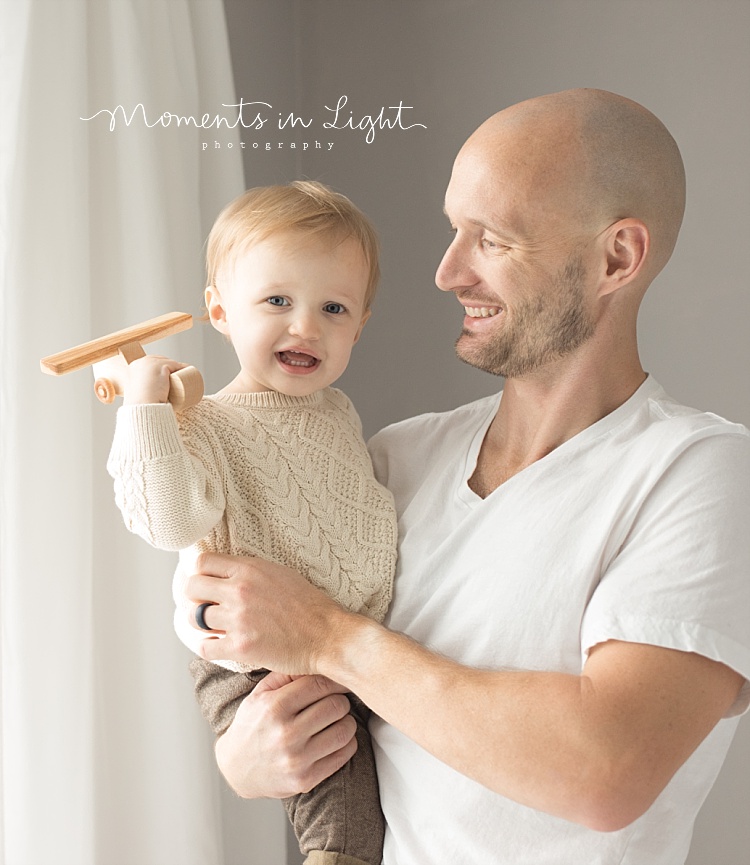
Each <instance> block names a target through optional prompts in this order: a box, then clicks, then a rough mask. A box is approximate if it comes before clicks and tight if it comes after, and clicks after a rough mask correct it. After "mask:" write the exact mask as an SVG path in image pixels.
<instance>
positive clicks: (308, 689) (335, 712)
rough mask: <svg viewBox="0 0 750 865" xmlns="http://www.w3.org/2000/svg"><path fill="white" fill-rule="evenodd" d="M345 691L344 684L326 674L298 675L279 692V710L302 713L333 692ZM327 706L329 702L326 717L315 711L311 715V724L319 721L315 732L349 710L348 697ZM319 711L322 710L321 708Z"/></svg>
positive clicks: (343, 692) (296, 713)
mask: <svg viewBox="0 0 750 865" xmlns="http://www.w3.org/2000/svg"><path fill="white" fill-rule="evenodd" d="M270 675H273V676H276V675H279V674H278V673H271V674H270ZM268 678H270V676H266V679H268ZM264 681H265V679H264ZM345 693H346V688H344V687H343V685H339V684H337V683H336V682H332V681H331V680H330V679H327V678H326V677H325V676H297V677H294V681H293V682H291V683H290V685H289V686H288V687H286V688H284V689H283V690H282V691H281V692H280V693H279V703H278V705H279V710H280V711H281V712H282V713H284V714H286V715H290V716H291V715H301V714H303V713H304V712H305V711H308V710H313V709H315V707H316V706H318V704H319V703H320V702H322V701H325V700H326V698H327V697H330V696H331V695H333V694H337V695H342V694H345ZM327 706H329V704H326V707H324V708H323V710H322V712H323V715H324V717H322V718H318V716H317V714H316V713H315V712H313V714H312V715H311V716H309V720H310V721H312V722H313V723H312V724H311V725H310V726H315V725H316V723H317V728H316V730H315V732H317V730H321V729H323V727H325V726H327V725H328V724H332V723H333V722H334V721H337V720H338V719H339V718H341V717H343V716H344V715H346V713H347V712H348V711H349V701H348V700H347V699H346V698H344V699H343V701H339V702H338V704H337V703H336V702H334V704H333V707H328V708H327ZM317 711H320V709H318V710H317ZM306 720H307V719H305V718H302V722H303V723H306Z"/></svg>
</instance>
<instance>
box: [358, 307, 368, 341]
mask: <svg viewBox="0 0 750 865" xmlns="http://www.w3.org/2000/svg"><path fill="white" fill-rule="evenodd" d="M371 315H372V310H371V309H368V310H366V311H365V314H364V315H363V316H362V321H360V323H359V328H358V329H357V333H356V334H355V336H354V342H355V343H356V342H357V340H358V339H359V338H360V336H361V335H362V331H363V330H364V327H365V325H366V324H367V319H368V318H369V317H370V316H371Z"/></svg>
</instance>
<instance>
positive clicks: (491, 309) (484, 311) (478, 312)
mask: <svg viewBox="0 0 750 865" xmlns="http://www.w3.org/2000/svg"><path fill="white" fill-rule="evenodd" d="M464 310H465V311H466V315H468V316H469V317H470V318H491V317H492V316H493V315H497V314H498V312H500V307H499V306H465V307H464Z"/></svg>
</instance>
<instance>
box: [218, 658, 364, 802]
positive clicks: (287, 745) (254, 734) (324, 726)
mask: <svg viewBox="0 0 750 865" xmlns="http://www.w3.org/2000/svg"><path fill="white" fill-rule="evenodd" d="M344 691H345V688H343V687H341V686H340V685H337V684H336V683H335V682H331V681H330V680H329V679H326V678H324V677H323V676H302V677H297V678H294V677H292V676H287V675H284V674H282V673H269V675H268V676H266V677H265V679H263V681H261V682H260V684H259V685H258V686H257V687H256V688H255V690H254V691H253V692H252V693H251V694H250V695H249V696H247V697H246V698H245V699H244V700H243V701H242V703H241V704H240V707H239V709H238V710H237V714H236V716H235V719H234V721H233V722H232V725H231V726H230V727H229V729H228V730H227V731H226V733H224V735H223V736H222V737H221V738H220V739H219V740H218V742H217V743H216V761H217V763H218V765H219V769H220V770H221V772H222V774H223V775H224V777H225V778H226V779H227V781H228V783H229V784H230V786H231V787H232V788H233V789H234V791H235V792H236V793H237V794H238V795H239V796H242V797H243V798H245V799H255V798H259V797H270V798H285V797H287V796H293V795H295V794H297V793H304V792H307V791H308V790H311V789H312V788H313V787H315V786H316V785H317V784H319V783H320V782H321V781H322V780H324V779H325V778H327V777H328V776H329V775H332V774H333V773H334V772H336V771H337V770H338V769H340V768H341V767H342V766H343V765H344V764H345V763H346V762H347V761H348V760H350V759H351V757H352V755H353V754H354V752H355V751H356V750H357V740H356V738H355V731H356V728H357V725H356V722H355V720H354V718H352V716H351V715H349V714H348V712H349V701H348V700H347V698H346V697H345V696H344V695H343V692H344Z"/></svg>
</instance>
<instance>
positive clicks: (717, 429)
mask: <svg viewBox="0 0 750 865" xmlns="http://www.w3.org/2000/svg"><path fill="white" fill-rule="evenodd" d="M501 397H502V395H497V396H493V397H488V398H485V399H482V400H479V401H477V402H474V403H471V404H469V405H467V406H463V407H461V408H459V409H456V410H455V411H452V412H447V413H444V414H428V415H422V416H420V417H417V418H414V419H412V420H408V421H404V422H402V423H399V424H395V425H393V426H391V427H389V428H387V429H385V430H383V431H382V432H381V433H379V434H378V435H376V436H375V437H374V438H373V439H372V441H371V442H370V451H371V454H372V457H373V462H374V464H375V470H376V475H377V477H378V479H379V480H380V481H381V483H384V484H385V485H386V486H387V487H388V488H389V489H390V490H391V492H392V493H393V494H394V497H395V501H396V510H397V512H398V515H399V537H400V547H399V562H398V569H397V575H396V581H395V591H394V598H393V602H392V606H391V610H390V612H389V615H388V617H387V619H386V624H387V625H388V626H389V627H390V628H392V629H394V630H396V631H401V632H404V633H406V634H408V635H409V636H411V637H413V638H414V639H415V640H417V641H419V642H420V643H422V644H424V645H425V646H427V647H428V648H431V649H433V650H435V651H437V652H440V653H442V654H444V655H446V656H448V657H450V658H453V659H455V660H456V661H458V662H460V663H462V664H466V665H469V666H477V667H483V668H511V669H521V670H544V671H559V672H564V673H572V674H580V672H581V670H582V667H583V664H584V662H585V660H586V657H587V653H588V651H589V649H590V648H591V647H592V646H594V645H596V644H597V643H601V642H604V641H606V640H610V639H615V640H624V641H630V642H637V643H646V644H651V645H658V646H664V647H668V648H673V649H680V650H683V651H687V652H697V653H699V654H702V655H705V656H707V657H709V658H712V659H715V660H718V661H721V662H723V663H725V664H727V665H728V666H730V667H732V668H733V669H735V670H737V671H739V672H740V673H741V674H742V675H743V676H745V677H748V678H750V520H749V519H748V518H749V517H750V432H748V430H747V429H746V428H745V427H743V426H741V425H738V424H732V423H729V422H728V421H726V420H724V419H722V418H720V417H717V416H716V415H712V414H708V413H705V412H698V411H696V410H694V409H690V408H686V407H684V406H681V405H679V404H677V403H675V402H674V401H673V400H672V399H670V398H669V397H668V396H667V395H666V394H665V393H664V391H663V390H662V388H661V387H660V386H659V385H658V384H657V382H656V381H655V380H654V379H653V378H650V377H649V378H648V379H647V380H646V381H645V382H644V384H643V385H642V386H641V387H640V388H639V389H638V391H637V392H636V393H635V394H634V395H633V396H632V397H631V398H630V399H629V400H628V401H627V402H626V403H625V404H623V405H622V406H620V407H619V408H618V409H616V410H615V411H614V412H612V413H611V414H609V415H608V416H607V417H605V418H603V419H602V420H600V421H599V422H597V423H595V424H594V425H592V426H591V427H589V428H588V429H586V430H584V431H583V432H581V433H579V434H578V435H577V436H575V437H574V438H572V439H570V440H569V441H567V442H565V443H564V444H563V445H561V446H560V447H558V448H557V449H556V450H554V451H552V452H551V453H550V454H549V455H548V456H546V457H544V458H543V459H541V460H539V461H537V462H535V463H533V464H532V465H531V466H529V467H528V468H526V469H524V470H523V471H521V472H520V473H518V474H517V475H515V476H513V477H512V478H510V479H509V480H508V481H506V482H505V483H504V484H502V485H501V486H500V487H498V488H497V489H496V490H495V491H494V492H493V493H492V494H491V495H489V496H488V497H487V498H485V499H482V498H480V497H479V496H477V495H476V494H475V493H474V492H473V491H472V490H471V489H470V488H469V486H468V480H469V478H470V477H471V475H472V473H473V471H474V468H475V466H476V460H477V455H478V453H479V449H480V447H481V444H482V441H483V439H484V436H485V433H486V432H487V429H488V427H489V425H490V423H491V421H492V418H493V417H494V415H495V412H496V411H497V407H498V405H499V402H500V399H501ZM749 702H750V687H748V684H747V682H746V684H745V687H744V689H743V691H742V693H741V695H740V697H739V698H738V700H737V702H736V703H735V705H734V706H733V707H732V709H731V710H730V712H729V713H727V717H726V718H725V719H724V720H722V721H720V722H719V724H718V725H717V726H716V728H715V729H714V730H713V732H712V733H711V734H710V735H709V736H708V738H707V739H706V740H705V741H704V742H703V743H702V745H701V746H700V747H699V748H698V750H697V751H696V752H695V753H694V754H693V755H692V757H690V759H689V760H688V761H687V762H686V763H685V765H684V766H683V767H682V768H681V769H680V770H679V771H678V773H677V774H676V775H675V777H674V778H673V779H672V781H671V782H670V783H669V785H668V786H667V788H666V789H665V790H664V791H663V793H662V794H661V795H660V796H659V797H658V799H657V800H656V802H655V803H654V804H653V805H652V807H651V808H650V809H649V811H648V812H647V813H646V814H644V815H643V816H642V817H641V818H640V819H638V820H637V821H636V822H635V823H633V824H631V825H630V826H628V827H626V828H625V829H622V830H620V831H618V832H612V833H599V832H595V831H592V830H590V829H587V828H585V827H583V826H579V825H577V824H574V823H570V822H568V821H566V820H562V819H560V818H557V817H552V816H549V815H547V814H544V813H542V812H539V811H536V810H534V809H531V808H528V807H525V806H522V805H519V804H516V803H514V802H512V801H510V800H508V799H506V798H504V797H502V796H499V795H497V794H496V793H493V792H491V791H489V790H487V789H486V788H484V787H482V786H481V785H479V784H478V783H476V782H474V781H472V780H470V779H468V778H466V777H464V776H462V775H460V774H459V773H458V772H456V771H455V770H453V769H451V768H449V767H448V766H446V765H445V764H444V763H442V762H440V761H439V760H437V759H435V758H434V757H432V756H431V755H429V754H428V753H427V752H425V751H424V750H423V749H421V748H420V747H419V746H418V745H416V744H414V743H413V742H412V741H410V740H409V739H407V738H406V737H405V736H403V735H402V734H401V733H399V732H398V731H397V730H396V729H394V728H393V727H391V726H389V725H388V724H386V723H384V722H383V721H381V720H380V719H374V720H373V721H372V723H371V731H372V735H373V740H374V746H375V753H376V759H377V767H378V773H379V777H380V785H381V798H382V805H383V810H384V812H385V816H386V820H387V824H388V828H387V834H386V844H385V853H384V863H385V865H426V863H429V865H457V863H460V865H681V863H684V861H685V858H686V856H687V852H688V848H689V845H690V837H691V833H692V826H693V821H694V818H695V815H696V813H697V811H698V809H699V808H700V806H701V804H702V803H703V800H704V799H705V797H706V795H707V793H708V791H709V789H710V787H711V785H712V783H713V781H714V779H715V777H716V774H717V773H718V771H719V768H720V766H721V763H722V761H723V759H724V756H725V754H726V751H727V748H728V747H729V744H730V742H731V738H732V735H733V733H734V730H735V727H736V723H737V717H738V715H739V714H741V713H742V712H744V711H745V710H746V709H747V706H748V703H749ZM435 711H436V712H439V707H435ZM455 735H456V736H457V737H458V736H461V730H456V731H455Z"/></svg>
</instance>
